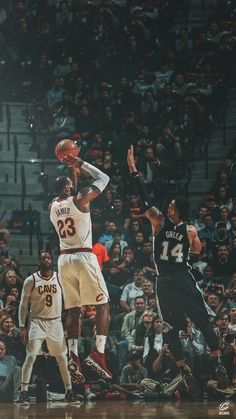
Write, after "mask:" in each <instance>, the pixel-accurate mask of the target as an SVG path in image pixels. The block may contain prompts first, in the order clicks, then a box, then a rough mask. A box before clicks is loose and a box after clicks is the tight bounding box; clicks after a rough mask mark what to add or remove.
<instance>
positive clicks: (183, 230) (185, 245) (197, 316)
mask: <svg viewBox="0 0 236 419" xmlns="http://www.w3.org/2000/svg"><path fill="white" fill-rule="evenodd" d="M127 163H128V167H129V171H130V174H131V177H132V180H133V183H134V186H135V188H136V189H137V192H138V193H139V196H140V198H141V200H142V202H143V205H144V209H145V211H146V212H145V216H146V217H147V218H148V219H149V220H150V222H151V225H152V231H153V236H154V249H153V252H154V261H155V267H156V272H157V281H156V292H157V306H158V315H159V317H160V318H161V319H162V320H164V321H165V322H167V323H168V324H169V325H170V326H171V327H170V330H169V331H168V341H169V347H170V350H171V352H172V353H173V355H174V357H175V360H176V364H177V366H178V367H179V369H180V371H181V373H182V375H183V379H184V382H185V385H186V388H187V389H188V391H189V393H190V394H191V395H192V396H193V397H196V396H197V394H198V393H199V390H198V386H197V382H196V380H195V378H194V377H193V375H192V374H191V371H190V369H189V367H188V366H187V365H186V363H185V358H184V353H183V349H182V345H181V342H180V339H179V331H180V330H185V329H186V328H187V321H186V318H187V317H190V318H191V320H192V321H193V322H194V323H195V324H196V325H197V326H198V328H199V329H200V330H201V332H202V334H203V336H204V338H205V339H206V342H207V344H208V346H209V348H210V349H211V351H212V354H211V355H212V357H214V359H215V361H216V362H215V375H216V378H217V383H218V387H219V388H226V387H227V385H228V379H227V374H226V370H225V368H224V366H223V365H222V364H221V358H220V355H221V353H220V349H219V344H218V340H217V337H216V335H215V333H214V330H213V327H212V325H211V323H210V322H209V319H208V312H207V308H206V305H205V303H204V300H203V298H202V294H201V293H200V291H199V290H198V288H197V286H196V282H195V280H194V278H193V276H192V274H191V271H190V269H191V266H190V265H189V254H190V253H192V254H199V253H200V252H201V242H200V240H199V237H198V234H197V231H196V228H195V227H194V226H193V225H188V224H187V222H186V221H187V220H188V209H189V203H188V201H187V199H186V198H185V197H184V196H177V197H176V198H175V199H174V200H172V201H171V203H170V204H169V208H168V213H167V217H164V216H163V214H162V213H161V211H159V210H158V209H157V208H156V207H154V206H152V204H151V203H150V199H149V197H148V195H147V192H146V190H145V187H144V185H143V183H142V181H141V179H140V177H139V174H138V171H137V168H136V165H135V158H134V149H133V146H131V147H130V148H129V150H128V155H127Z"/></svg>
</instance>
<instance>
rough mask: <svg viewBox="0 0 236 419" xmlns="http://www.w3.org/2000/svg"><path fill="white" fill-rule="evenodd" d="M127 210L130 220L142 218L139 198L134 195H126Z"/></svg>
mask: <svg viewBox="0 0 236 419" xmlns="http://www.w3.org/2000/svg"><path fill="white" fill-rule="evenodd" d="M128 209H129V212H130V214H131V217H132V218H131V219H133V218H141V217H143V211H142V208H141V204H140V201H139V197H138V195H136V194H130V195H128Z"/></svg>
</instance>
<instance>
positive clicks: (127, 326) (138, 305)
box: [121, 295, 146, 352]
mask: <svg viewBox="0 0 236 419" xmlns="http://www.w3.org/2000/svg"><path fill="white" fill-rule="evenodd" d="M145 308H146V303H145V298H144V297H143V296H141V295H140V296H137V297H136V298H135V304H134V310H132V311H131V312H130V313H127V314H126V315H125V317H124V320H123V324H122V328H121V338H122V339H125V341H126V343H127V350H129V351H133V350H134V339H133V336H135V331H136V328H137V326H138V324H139V321H140V318H141V315H142V314H143V313H144V311H145ZM137 351H138V352H140V351H142V348H141V349H140V348H137Z"/></svg>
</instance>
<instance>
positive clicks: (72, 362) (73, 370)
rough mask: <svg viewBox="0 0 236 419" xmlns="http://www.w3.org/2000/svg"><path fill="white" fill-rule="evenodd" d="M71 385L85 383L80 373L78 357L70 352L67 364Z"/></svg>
mask: <svg viewBox="0 0 236 419" xmlns="http://www.w3.org/2000/svg"><path fill="white" fill-rule="evenodd" d="M67 367H68V370H69V373H70V376H71V380H72V383H74V384H82V383H84V382H85V378H84V376H83V374H82V371H81V366H80V359H79V356H77V355H75V354H74V352H72V351H70V355H69V358H68V364H67Z"/></svg>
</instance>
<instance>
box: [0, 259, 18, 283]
mask: <svg viewBox="0 0 236 419" xmlns="http://www.w3.org/2000/svg"><path fill="white" fill-rule="evenodd" d="M15 267H16V264H15V262H13V261H11V260H10V259H4V262H3V268H4V269H3V271H2V272H1V274H0V276H1V278H2V281H3V284H4V285H5V286H6V289H7V290H10V288H12V287H14V286H17V287H20V288H21V286H22V284H23V279H22V278H21V277H20V276H19V275H17V273H16V272H15V270H12V268H13V269H14V268H15Z"/></svg>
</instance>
